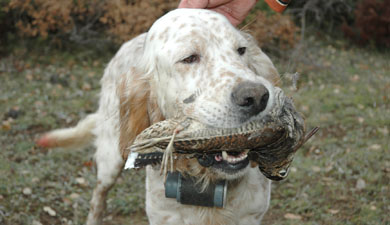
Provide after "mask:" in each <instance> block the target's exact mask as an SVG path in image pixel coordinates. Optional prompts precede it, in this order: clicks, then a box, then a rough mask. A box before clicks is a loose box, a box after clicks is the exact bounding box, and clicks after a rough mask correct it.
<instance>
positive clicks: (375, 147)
mask: <svg viewBox="0 0 390 225" xmlns="http://www.w3.org/2000/svg"><path fill="white" fill-rule="evenodd" d="M381 148H382V146H381V145H378V144H373V145H371V146H370V149H372V150H379V149H381Z"/></svg>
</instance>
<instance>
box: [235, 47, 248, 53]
mask: <svg viewBox="0 0 390 225" xmlns="http://www.w3.org/2000/svg"><path fill="white" fill-rule="evenodd" d="M245 51H246V47H240V48H237V52H238V54H240V55H244V54H245Z"/></svg>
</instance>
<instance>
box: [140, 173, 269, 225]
mask: <svg viewBox="0 0 390 225" xmlns="http://www.w3.org/2000/svg"><path fill="white" fill-rule="evenodd" d="M269 200H270V181H269V180H268V179H266V178H265V177H264V176H263V175H262V174H261V173H260V171H259V169H258V168H253V169H250V170H249V171H248V173H247V175H245V176H244V177H243V178H242V180H241V181H240V182H238V183H230V184H229V186H228V191H227V204H226V206H225V208H223V209H222V208H210V207H199V206H191V205H183V204H180V203H178V202H177V201H176V200H175V199H169V198H166V197H165V189H164V181H163V178H162V177H161V176H160V173H159V171H155V170H153V169H152V168H147V177H146V212H147V214H148V218H149V222H150V224H151V225H154V224H159V225H164V224H169V225H176V224H177V225H179V224H180V225H195V224H205V225H217V224H224V225H246V224H247V225H253V224H260V221H261V219H262V217H263V215H264V213H265V212H266V211H267V209H268V205H269Z"/></svg>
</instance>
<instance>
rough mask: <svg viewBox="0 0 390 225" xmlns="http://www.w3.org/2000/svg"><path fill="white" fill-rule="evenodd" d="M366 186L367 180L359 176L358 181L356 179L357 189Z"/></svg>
mask: <svg viewBox="0 0 390 225" xmlns="http://www.w3.org/2000/svg"><path fill="white" fill-rule="evenodd" d="M364 188H366V182H365V181H364V180H363V179H362V178H359V179H358V180H357V181H356V189H358V190H362V189H364Z"/></svg>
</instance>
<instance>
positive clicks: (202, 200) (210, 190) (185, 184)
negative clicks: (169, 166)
mask: <svg viewBox="0 0 390 225" xmlns="http://www.w3.org/2000/svg"><path fill="white" fill-rule="evenodd" d="M226 192H227V182H226V180H221V181H218V182H216V183H212V182H210V184H209V185H208V186H207V187H206V188H205V189H204V190H202V187H201V182H197V181H196V180H195V178H193V177H190V176H183V175H182V174H181V173H179V172H173V173H170V172H168V175H167V179H166V181H165V197H167V198H176V200H177V202H179V203H181V204H185V205H197V206H206V207H220V208H223V207H224V206H225V202H226Z"/></svg>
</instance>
